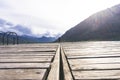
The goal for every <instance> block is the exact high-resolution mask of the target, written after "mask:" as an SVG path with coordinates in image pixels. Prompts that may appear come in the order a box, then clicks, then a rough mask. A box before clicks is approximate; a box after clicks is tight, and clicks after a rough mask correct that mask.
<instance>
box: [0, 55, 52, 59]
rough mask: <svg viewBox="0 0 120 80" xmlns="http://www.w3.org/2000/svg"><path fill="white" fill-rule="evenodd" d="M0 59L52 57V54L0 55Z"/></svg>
mask: <svg viewBox="0 0 120 80" xmlns="http://www.w3.org/2000/svg"><path fill="white" fill-rule="evenodd" d="M0 58H1V59H23V58H25V59H29V58H30V59H31V58H53V56H18V55H17V56H8V55H6V56H0Z"/></svg>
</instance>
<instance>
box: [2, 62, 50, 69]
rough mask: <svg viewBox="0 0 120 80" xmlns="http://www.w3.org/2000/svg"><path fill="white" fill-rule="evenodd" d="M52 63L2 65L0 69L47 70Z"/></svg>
mask: <svg viewBox="0 0 120 80" xmlns="http://www.w3.org/2000/svg"><path fill="white" fill-rule="evenodd" d="M47 68H50V63H0V69H47Z"/></svg>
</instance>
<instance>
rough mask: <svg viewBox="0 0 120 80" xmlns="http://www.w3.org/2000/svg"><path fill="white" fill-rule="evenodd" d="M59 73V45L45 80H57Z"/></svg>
mask: <svg viewBox="0 0 120 80" xmlns="http://www.w3.org/2000/svg"><path fill="white" fill-rule="evenodd" d="M59 73H60V45H59V46H58V49H57V51H56V55H55V58H54V61H53V63H52V65H51V70H50V72H49V75H48V77H47V80H59V78H60V74H59Z"/></svg>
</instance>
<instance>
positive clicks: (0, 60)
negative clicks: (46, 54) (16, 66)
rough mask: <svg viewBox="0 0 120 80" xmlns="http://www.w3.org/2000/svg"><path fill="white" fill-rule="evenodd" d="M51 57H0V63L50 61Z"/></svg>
mask: <svg viewBox="0 0 120 80" xmlns="http://www.w3.org/2000/svg"><path fill="white" fill-rule="evenodd" d="M51 61H52V58H21V59H14V58H13V59H1V58H0V63H4V62H8V63H9V62H12V63H13V62H21V63H22V62H23V63H27V62H28V63H35V62H36V63H37V62H51Z"/></svg>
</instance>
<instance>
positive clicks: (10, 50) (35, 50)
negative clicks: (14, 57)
mask: <svg viewBox="0 0 120 80" xmlns="http://www.w3.org/2000/svg"><path fill="white" fill-rule="evenodd" d="M30 51H31V52H55V50H52V49H8V50H7V49H4V50H3V49H2V50H0V52H1V53H3V52H30Z"/></svg>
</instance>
